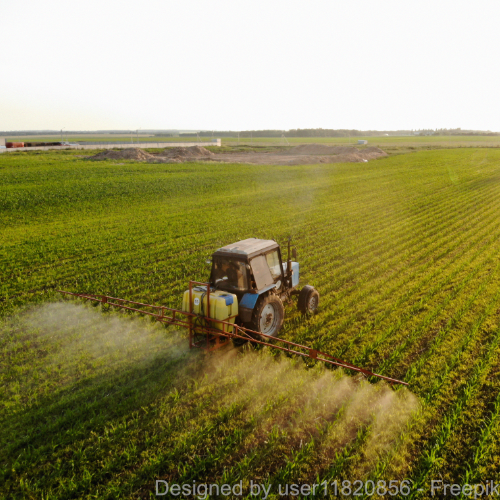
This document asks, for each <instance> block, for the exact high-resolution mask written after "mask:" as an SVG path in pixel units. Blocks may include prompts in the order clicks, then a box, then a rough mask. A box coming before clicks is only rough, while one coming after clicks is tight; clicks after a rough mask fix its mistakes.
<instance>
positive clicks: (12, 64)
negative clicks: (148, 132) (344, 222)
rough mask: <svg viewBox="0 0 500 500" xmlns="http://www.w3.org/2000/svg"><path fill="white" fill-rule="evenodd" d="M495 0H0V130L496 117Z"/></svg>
mask: <svg viewBox="0 0 500 500" xmlns="http://www.w3.org/2000/svg"><path fill="white" fill-rule="evenodd" d="M499 19H500V2H498V1H496V0H491V1H484V0H479V1H478V0H476V1H472V0H471V1H461V0H454V1H448V0H441V1H439V0H433V1H427V0H419V1H405V0H342V1H314V0H311V1H308V2H306V1H295V0H286V1H273V0H266V1H263V0H253V1H246V2H241V1H235V0H232V1H225V0H224V1H219V0H212V1H195V0H177V1H157V0H143V1H140V2H118V1H110V0H98V1H97V0H85V1H81V0H73V1H70V2H68V1H64V2H63V1H62V0H45V1H43V2H42V1H40V0H37V1H35V0H18V1H16V2H11V1H7V0H0V47H1V48H2V51H1V52H2V55H1V63H0V130H28V129H58V130H60V129H61V128H63V127H64V128H65V129H66V130H96V129H134V130H135V129H138V128H139V127H141V128H143V129H203V130H250V129H286V130H287V129H290V128H309V127H311V128H317V127H322V128H354V129H360V130H367V129H375V130H395V129H419V128H455V127H461V128H463V129H481V130H488V129H489V130H493V131H500V100H499V97H498V89H499V87H500V79H499V74H500V71H499V69H498V68H499V54H500V27H499Z"/></svg>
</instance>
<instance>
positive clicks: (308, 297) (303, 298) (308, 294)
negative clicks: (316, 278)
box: [298, 285, 319, 314]
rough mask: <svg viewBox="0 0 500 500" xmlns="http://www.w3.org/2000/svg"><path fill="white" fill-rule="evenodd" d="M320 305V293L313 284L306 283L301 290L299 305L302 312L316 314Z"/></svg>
mask: <svg viewBox="0 0 500 500" xmlns="http://www.w3.org/2000/svg"><path fill="white" fill-rule="evenodd" d="M318 305H319V293H318V291H317V290H316V289H315V288H314V287H313V286H311V285H306V286H305V287H304V288H302V290H301V291H300V295H299V302H298V307H299V311H300V312H301V313H302V314H314V313H315V312H316V311H317V309H318Z"/></svg>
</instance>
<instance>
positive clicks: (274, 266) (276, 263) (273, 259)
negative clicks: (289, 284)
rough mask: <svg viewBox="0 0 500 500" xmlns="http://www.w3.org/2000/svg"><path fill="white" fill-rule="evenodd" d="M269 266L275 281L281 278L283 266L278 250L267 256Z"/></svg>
mask: <svg viewBox="0 0 500 500" xmlns="http://www.w3.org/2000/svg"><path fill="white" fill-rule="evenodd" d="M266 260H267V265H268V266H269V270H270V271H271V275H272V277H273V279H275V280H276V279H278V278H281V265H280V258H279V255H278V250H274V251H273V252H269V253H268V254H266Z"/></svg>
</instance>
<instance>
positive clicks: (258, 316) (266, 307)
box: [250, 293, 285, 340]
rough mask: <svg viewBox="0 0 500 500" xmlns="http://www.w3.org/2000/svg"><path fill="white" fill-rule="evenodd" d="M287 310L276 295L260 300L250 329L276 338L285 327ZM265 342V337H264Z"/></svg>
mask: <svg viewBox="0 0 500 500" xmlns="http://www.w3.org/2000/svg"><path fill="white" fill-rule="evenodd" d="M284 318H285V308H284V307H283V302H281V300H280V298H279V297H278V296H276V295H274V294H272V293H271V294H269V295H266V296H265V297H263V298H261V299H259V301H258V302H257V304H256V306H255V309H254V311H253V316H252V322H251V324H250V328H251V329H252V330H254V331H256V332H260V333H264V334H265V335H269V336H271V337H276V334H277V333H278V332H279V330H280V328H281V327H282V325H283V319H284ZM263 340H265V337H263Z"/></svg>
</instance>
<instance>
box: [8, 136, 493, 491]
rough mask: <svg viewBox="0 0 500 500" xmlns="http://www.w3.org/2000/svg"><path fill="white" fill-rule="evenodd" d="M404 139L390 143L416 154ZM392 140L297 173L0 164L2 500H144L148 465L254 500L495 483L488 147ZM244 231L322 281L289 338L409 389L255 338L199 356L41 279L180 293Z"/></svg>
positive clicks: (149, 484) (59, 161) (127, 294)
mask: <svg viewBox="0 0 500 500" xmlns="http://www.w3.org/2000/svg"><path fill="white" fill-rule="evenodd" d="M385 139H387V140H389V139H393V138H385ZM421 139H422V141H427V140H430V139H431V138H421ZM457 139H459V141H460V142H463V143H465V142H466V140H468V139H469V138H464V137H460V138H457ZM471 139H474V140H477V139H478V138H477V137H475V138H471ZM370 140H371V139H370ZM411 140H412V141H414V143H412V144H413V145H412V144H410V143H409V142H408V143H404V144H399V145H398V144H396V145H395V146H394V147H401V148H402V147H403V146H404V148H411V147H416V148H421V149H425V148H426V147H427V144H426V143H424V142H419V141H416V140H415V139H413V138H411ZM312 142H319V140H318V139H314V141H312ZM469 145H474V144H470V143H469ZM476 145H477V144H476ZM484 145H489V146H492V145H493V143H491V142H486V141H485V144H484ZM387 146H390V145H389V144H387ZM456 146H460V144H456ZM440 147H443V145H441V146H440ZM399 152H400V153H402V154H394V155H392V156H390V157H388V158H384V159H380V160H376V161H371V162H368V163H350V164H339V163H337V164H331V165H328V164H318V165H310V166H307V165H305V166H261V165H236V164H216V163H186V164H138V163H132V162H128V161H120V163H118V162H116V161H110V160H108V161H105V162H92V161H89V160H86V159H85V158H83V157H82V156H81V151H80V152H79V151H60V152H57V153H56V152H29V153H5V154H2V155H0V217H1V222H2V224H1V226H0V235H1V238H0V277H1V280H0V283H1V285H0V395H1V396H0V408H1V409H0V426H1V429H2V432H1V434H0V497H2V495H3V497H4V498H8V499H11V498H19V499H25V498H29V499H31V498H33V499H39V498H44V499H45V498H50V499H52V498H88V499H90V498H153V497H155V480H157V479H160V480H165V481H168V482H169V483H179V484H190V485H192V484H193V482H195V483H196V484H199V483H210V484H212V483H213V484H215V483H217V484H218V485H223V484H230V485H237V484H238V483H239V481H242V486H243V490H244V491H243V493H244V495H243V496H242V497H236V496H234V498H263V497H260V496H255V497H250V496H248V494H249V491H248V487H249V483H250V481H251V480H252V481H253V482H257V483H261V484H264V485H266V488H267V487H270V488H271V494H270V495H269V497H268V498H288V497H287V496H280V495H279V490H278V488H279V485H282V486H283V485H285V484H292V483H296V484H302V485H303V484H313V483H322V482H323V481H328V484H330V483H331V482H333V481H335V480H337V481H338V483H339V488H340V487H341V482H342V481H344V480H350V481H351V482H354V481H355V480H363V481H368V480H370V481H373V482H374V483H369V484H370V485H371V484H375V487H377V486H379V487H380V488H382V483H379V481H386V482H387V486H388V485H389V481H390V480H393V481H397V483H394V484H396V485H397V487H398V488H399V487H400V485H401V484H402V483H401V482H402V481H403V480H409V482H410V483H409V484H410V485H411V491H412V492H411V493H410V495H409V496H403V495H401V494H400V495H399V496H398V498H431V493H430V482H431V480H433V479H439V480H443V481H444V482H446V483H460V484H465V483H469V484H475V483H481V481H483V482H486V481H487V480H495V479H496V480H498V478H499V473H498V471H499V468H500V377H499V374H500V259H499V252H500V218H499V217H498V213H499V210H500V150H499V149H495V148H493V147H488V148H483V147H481V148H472V147H456V148H455V149H436V150H430V151H426V150H421V151H416V152H413V153H411V154H403V153H404V151H403V149H400V150H399ZM252 236H255V237H259V238H274V239H276V240H278V241H279V242H282V243H284V242H285V241H286V239H287V238H288V237H289V236H292V238H293V241H294V243H295V245H296V247H297V250H298V261H299V262H300V266H301V267H300V269H301V274H300V276H301V284H312V285H314V286H315V287H316V288H317V289H318V290H319V292H320V297H321V298H320V310H319V313H318V314H317V315H315V316H313V317H303V316H301V315H300V314H299V313H298V311H297V310H296V308H295V305H294V304H291V305H289V306H287V307H286V317H287V318H286V320H285V325H284V328H283V330H282V332H281V334H280V336H281V337H283V338H285V339H288V340H292V341H296V342H299V343H304V344H307V345H312V346H313V347H315V348H318V349H320V350H322V351H325V352H328V353H330V354H332V355H334V356H339V357H342V358H344V359H346V360H348V361H350V362H352V363H355V364H358V365H361V366H364V367H366V368H368V369H370V370H373V371H376V372H378V373H381V374H384V375H388V376H391V377H395V378H400V379H403V380H405V381H407V382H408V383H409V384H410V387H409V390H408V389H405V388H398V387H394V388H389V387H388V386H387V385H386V384H385V383H384V382H374V383H370V382H367V381H364V380H361V379H360V378H359V377H355V376H353V374H351V373H343V372H341V371H340V370H328V369H326V368H325V367H323V366H320V365H314V363H313V362H312V361H310V362H309V363H308V364H309V365H310V366H306V364H305V363H304V362H303V361H302V360H300V359H299V360H295V359H292V358H287V357H286V356H279V355H272V353H270V352H267V350H266V349H261V350H259V351H254V350H252V349H246V350H244V351H243V352H241V353H240V352H239V351H236V350H235V349H232V350H228V351H227V352H223V353H220V354H216V355H208V356H207V355H204V354H202V353H199V352H191V351H189V349H188V346H187V340H186V338H185V332H178V331H174V330H173V329H171V328H164V327H162V326H160V325H158V324H154V323H151V322H150V321H147V320H144V319H142V318H136V317H132V316H130V315H127V314H120V313H113V312H107V311H101V309H100V308H99V307H91V306H88V305H86V304H81V303H78V302H68V301H63V300H62V298H61V297H60V296H59V295H58V294H57V292H56V290H57V289H66V290H72V291H82V292H90V293H102V294H107V295H112V296H115V297H123V298H127V299H130V300H139V301H145V302H150V303H155V304H162V305H166V306H173V307H179V306H180V302H181V294H182V292H183V291H184V290H185V289H186V287H187V283H188V281H189V279H196V280H204V279H207V278H208V273H209V269H208V266H207V265H206V263H205V261H206V260H207V259H208V258H209V257H210V255H211V253H212V252H213V251H214V250H215V249H216V248H218V247H220V246H222V245H224V244H228V243H231V242H233V241H237V240H239V239H244V238H248V237H252ZM355 488H356V486H355V487H353V488H352V491H354V490H355ZM418 489H422V491H421V492H418V491H417V490H418ZM320 491H321V495H319V493H318V494H317V496H316V497H317V498H324V497H323V496H322V492H323V490H320ZM363 491H364V490H363ZM306 493H307V490H306ZM329 493H330V495H332V494H333V487H329ZM339 493H340V492H339ZM344 493H347V490H344ZM368 493H370V491H369V488H368V490H367V491H366V492H365V493H364V494H363V495H361V496H357V497H356V498H377V497H379V496H380V495H377V494H375V495H373V496H369V495H368ZM379 493H383V490H379ZM202 497H203V496H202ZM305 497H307V495H306V494H304V495H302V498H305ZM164 498H192V497H190V496H189V495H181V496H177V497H167V496H165V497H164ZM211 498H217V496H216V495H212V497H211ZM219 498H220V497H219ZM290 498H291V497H290ZM294 498H297V497H294ZM309 498H315V497H313V496H309ZM332 498H333V496H332ZM353 498H354V497H353ZM393 498H395V497H393Z"/></svg>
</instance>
